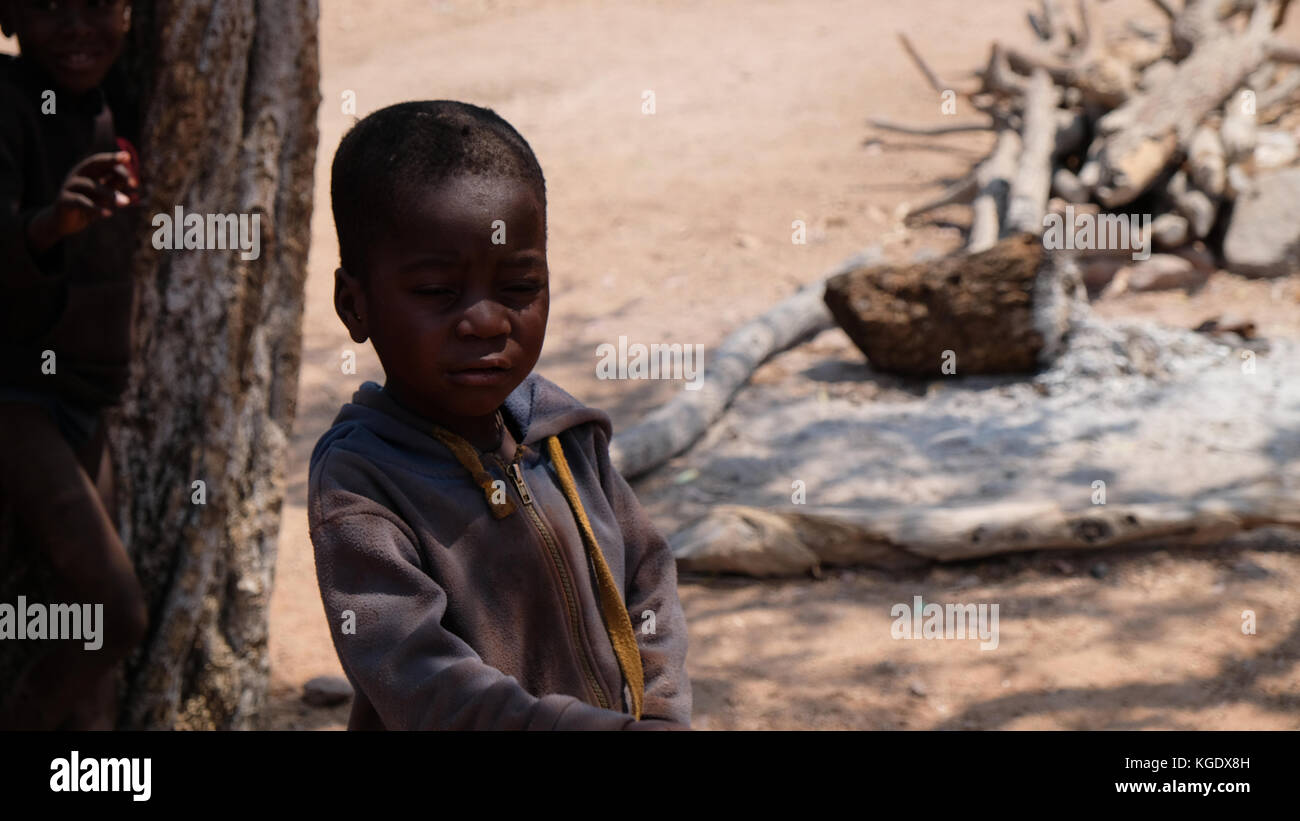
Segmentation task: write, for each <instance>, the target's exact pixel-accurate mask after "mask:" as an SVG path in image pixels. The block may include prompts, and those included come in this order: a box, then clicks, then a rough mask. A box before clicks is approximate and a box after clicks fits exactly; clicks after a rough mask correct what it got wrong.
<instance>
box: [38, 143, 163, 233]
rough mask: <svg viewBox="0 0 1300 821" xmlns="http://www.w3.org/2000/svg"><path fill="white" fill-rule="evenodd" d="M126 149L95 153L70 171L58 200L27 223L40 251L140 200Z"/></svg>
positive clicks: (60, 190)
mask: <svg viewBox="0 0 1300 821" xmlns="http://www.w3.org/2000/svg"><path fill="white" fill-rule="evenodd" d="M130 161H131V155H130V154H128V153H127V152H125V151H115V152H110V153H104V154H92V155H91V156H89V157H87V158H86V159H84V160H82V161H81V162H79V163H77V166H76V167H75V168H73V169H72V171H71V172H69V173H68V177H67V179H66V180H64V181H63V186H62V187H61V188H60V189H59V193H58V196H57V197H56V198H55V200H54V203H53V204H52V205H50V206H49V207H47V208H45V209H44V210H42V211H41V212H39V213H38V214H37V215H36V216H35V217H33V218H32V221H31V222H30V223H29V224H28V226H27V238H28V241H29V242H30V244H31V246H32V248H33V249H34V250H35V251H37V252H38V253H39V252H42V251H45V250H48V249H49V248H50V247H51V246H53V245H54V244H55V243H56V242H58V241H59V240H61V239H63V238H64V237H66V236H70V235H72V234H76V233H78V232H80V231H84V230H85V229H86V228H87V227H89V226H90V224H91V223H93V222H94V221H95V220H97V219H100V218H102V217H111V216H112V215H113V212H114V211H115V210H117V209H119V208H123V207H125V206H128V205H130V204H131V203H133V202H136V201H137V200H138V199H139V193H138V192H139V188H140V182H139V180H137V179H136V178H135V175H134V174H133V173H132V172H131V169H130V165H129V163H130Z"/></svg>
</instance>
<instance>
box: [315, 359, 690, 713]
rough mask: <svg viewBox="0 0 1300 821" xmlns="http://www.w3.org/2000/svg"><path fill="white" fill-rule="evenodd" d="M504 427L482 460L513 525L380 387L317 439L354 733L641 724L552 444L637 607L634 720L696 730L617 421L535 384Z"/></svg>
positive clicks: (510, 404)
mask: <svg viewBox="0 0 1300 821" xmlns="http://www.w3.org/2000/svg"><path fill="white" fill-rule="evenodd" d="M502 415H503V417H504V419H505V421H506V426H507V433H506V435H505V437H504V441H503V442H502V445H501V448H500V450H498V451H497V452H495V453H486V454H482V455H481V457H480V458H481V461H482V464H483V467H484V468H485V469H486V470H487V471H488V473H490V474H491V476H492V478H493V479H494V480H498V479H499V480H501V481H502V483H503V484H501V485H497V487H498V488H502V487H503V488H504V489H505V490H506V492H507V493H508V494H509V498H510V500H511V501H512V502H513V504H514V507H515V511H514V512H513V513H511V514H510V515H507V516H505V517H504V518H495V517H494V516H493V515H492V514H491V511H490V509H489V502H488V500H487V498H485V494H484V491H483V489H481V488H480V487H479V486H478V485H477V484H476V483H475V481H474V479H473V477H472V476H471V475H470V474H469V472H468V471H467V470H466V469H465V468H463V467H462V466H461V464H460V463H459V462H458V461H457V460H456V459H455V457H454V456H453V454H452V453H451V451H450V450H449V449H448V448H447V447H445V446H444V445H443V444H442V443H441V442H439V441H438V440H437V439H435V438H434V437H433V436H432V435H431V434H430V433H429V431H430V428H431V426H430V423H429V422H428V421H427V420H425V419H424V418H423V417H420V416H418V415H416V414H414V413H413V412H411V411H410V410H408V409H407V408H405V407H403V406H401V405H399V404H397V402H396V401H395V400H394V399H393V398H392V397H391V396H390V395H389V394H388V393H387V392H386V391H384V390H383V389H382V388H381V387H380V386H379V385H378V384H376V383H374V382H366V383H365V384H363V385H362V386H361V389H360V390H358V391H357V392H356V393H355V394H354V395H353V399H352V402H350V403H348V404H346V405H344V406H343V408H342V410H341V411H339V414H338V416H337V417H336V418H335V419H334V423H333V425H332V427H331V428H330V429H329V430H328V431H327V432H326V433H325V434H324V435H323V436H322V437H321V438H320V440H319V441H318V442H317V444H316V448H315V450H314V452H313V453H312V458H311V474H310V484H309V491H308V516H309V522H310V528H311V540H312V545H313V547H314V549H315V555H316V574H317V580H318V582H319V583H320V591H321V598H322V600H323V603H324V605H325V613H326V617H327V619H328V620H329V625H330V633H331V635H332V636H333V639H334V646H335V649H336V650H337V652H338V655H339V660H340V661H341V662H342V665H343V669H344V672H345V673H346V674H347V677H348V679H349V680H350V681H351V683H352V686H353V688H354V689H355V691H356V697H355V700H354V702H353V706H352V715H351V719H350V721H349V724H348V727H349V729H471V728H476V729H616V730H617V729H625V728H627V727H628V726H629V725H631V724H633V723H634V719H633V717H632V715H631V713H630V709H631V708H630V704H631V701H630V699H629V697H628V691H627V688H626V686H625V681H624V679H623V675H622V672H621V670H620V667H619V663H618V659H617V657H616V655H615V651H614V648H613V644H612V642H611V640H610V638H609V634H608V633H607V631H606V628H605V625H604V621H603V617H602V615H601V610H600V605H599V600H598V593H597V589H596V581H595V576H594V568H593V565H592V563H591V561H590V559H589V557H588V555H587V553H586V550H585V549H584V547H583V543H582V539H581V535H580V533H579V531H578V526H577V524H576V522H575V521H574V517H573V514H572V511H571V510H570V508H569V507H568V505H567V503H566V501H565V498H564V496H563V495H562V492H561V490H560V487H559V485H558V479H557V476H556V473H555V470H554V468H553V466H552V465H551V462H550V458H549V455H548V454H547V453H546V448H545V439H546V437H548V436H550V435H551V434H558V435H559V439H560V443H561V445H562V447H563V450H564V455H565V460H566V461H567V462H568V463H569V466H570V468H571V470H572V473H573V477H574V481H575V483H576V485H577V488H578V493H579V495H580V497H581V499H582V504H583V507H584V508H585V509H586V512H587V517H588V518H589V519H590V521H591V525H592V529H593V531H594V533H595V535H596V540H597V542H598V543H599V545H600V548H601V553H602V554H603V556H604V558H605V561H606V563H607V564H608V565H609V569H610V571H611V572H612V574H613V577H614V579H615V581H616V582H617V583H618V585H619V588H620V589H621V590H622V592H623V597H624V601H625V602H626V604H627V609H628V613H629V615H630V617H631V620H632V625H633V629H634V632H635V635H636V641H637V645H638V647H639V649H640V651H641V661H642V667H643V670H644V678H645V696H644V704H643V711H642V716H641V717H642V718H659V719H667V720H671V721H676V722H679V723H681V724H689V723H690V715H691V687H690V681H689V679H688V678H687V675H686V621H685V617H684V615H683V613H682V607H681V603H680V602H679V600H678V598H677V574H676V565H675V564H674V560H673V555H672V552H671V551H670V549H669V548H668V545H667V543H666V542H665V541H664V539H663V537H662V536H661V535H660V534H659V533H658V531H657V530H656V529H655V527H654V525H653V524H651V522H650V520H649V518H648V517H647V516H646V514H645V512H644V511H643V510H642V508H641V506H640V504H639V503H638V502H637V499H636V496H635V494H634V493H633V491H632V489H631V488H630V487H629V486H628V484H627V482H626V481H625V480H624V479H623V477H622V476H620V475H619V474H618V472H617V471H616V470H615V469H614V467H613V465H612V464H611V463H610V459H609V441H610V437H611V433H612V426H611V424H610V420H609V417H608V415H606V414H605V413H604V412H603V411H600V410H597V409H595V408H589V407H586V406H584V405H583V404H582V403H580V402H579V401H578V400H576V399H575V398H573V397H572V396H570V395H569V394H568V393H566V392H565V391H564V390H563V389H561V388H559V387H558V386H557V385H555V384H554V383H552V382H551V381H549V380H547V379H545V378H544V377H542V376H541V375H540V374H537V373H536V372H534V373H532V374H530V375H529V376H528V378H527V379H525V380H524V382H523V383H522V384H520V385H519V387H518V388H516V389H515V390H514V391H513V392H512V393H511V394H510V396H509V397H508V398H507V399H506V401H505V403H504V404H503V406H502ZM516 443H518V445H522V447H518V445H517V444H516ZM516 456H518V463H519V468H520V470H519V471H518V472H517V473H516V472H515V471H514V470H513V469H510V467H509V466H510V464H511V461H512V460H514V459H515V457H516ZM521 481H522V486H521ZM526 502H530V503H531V504H526ZM534 514H535V515H534Z"/></svg>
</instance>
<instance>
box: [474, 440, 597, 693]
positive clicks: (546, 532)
mask: <svg viewBox="0 0 1300 821" xmlns="http://www.w3.org/2000/svg"><path fill="white" fill-rule="evenodd" d="M521 454H522V449H521V450H520V451H519V452H516V454H515V458H514V460H513V461H512V462H511V463H510V464H509V465H506V464H505V462H503V461H502V460H501V457H499V456H496V455H495V454H493V458H494V459H496V460H497V463H498V464H500V465H501V467H502V469H503V470H504V471H505V472H506V474H508V475H509V476H510V478H511V479H512V480H513V481H514V485H515V490H516V491H518V493H519V498H520V499H521V500H522V501H523V503H524V507H525V508H526V509H527V510H528V514H529V516H530V517H531V518H532V521H533V524H534V526H536V528H537V532H538V533H540V534H541V536H542V541H543V542H545V543H546V549H547V551H548V552H549V553H550V556H551V561H552V563H553V564H554V565H555V569H556V571H557V572H558V573H559V575H560V587H561V589H562V590H563V592H564V604H565V609H566V610H567V611H568V616H569V618H568V621H569V635H570V637H572V639H573V646H574V647H575V648H577V650H578V660H579V662H581V664H582V673H583V677H584V678H585V679H586V680H587V686H588V687H589V688H590V690H591V693H592V695H594V696H595V697H596V701H597V703H598V704H599V705H600V706H601V707H604V708H605V709H612V708H611V707H610V701H609V697H608V695H607V694H606V693H605V688H604V687H602V686H600V682H599V680H598V679H597V678H596V674H595V672H594V671H593V665H592V663H591V660H590V659H589V658H588V657H587V650H586V645H584V644H583V642H582V636H581V634H580V633H579V631H578V620H579V618H580V617H581V614H580V613H579V611H578V604H577V596H576V595H575V593H574V590H573V579H572V578H571V577H570V576H569V572H568V570H567V565H566V564H565V562H564V558H563V556H561V555H560V548H559V546H558V545H557V544H556V541H555V539H554V537H553V535H552V534H551V531H550V528H549V527H547V525H546V523H545V522H544V521H543V520H542V517H541V515H540V514H539V513H538V511H537V507H536V505H535V504H534V503H533V494H532V492H531V491H530V490H529V489H528V483H527V482H526V481H524V471H523V469H522V468H521V467H520V465H519V457H520V455H521Z"/></svg>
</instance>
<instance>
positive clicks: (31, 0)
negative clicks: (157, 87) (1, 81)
mask: <svg viewBox="0 0 1300 821" xmlns="http://www.w3.org/2000/svg"><path fill="white" fill-rule="evenodd" d="M4 1H5V0H0V2H4ZM7 2H8V3H9V5H10V15H11V16H10V18H9V20H7V21H6V22H12V24H13V29H14V32H15V33H16V34H17V35H18V47H19V49H21V51H22V53H23V56H24V57H26V58H28V59H30V60H32V61H33V62H35V63H36V64H37V65H39V66H40V67H41V68H43V69H45V71H47V72H48V73H49V74H50V75H51V76H53V77H54V81H55V82H56V83H57V84H58V86H59V88H60V90H63V91H69V92H72V93H73V94H81V93H84V92H86V91H89V90H90V89H92V88H95V87H96V86H98V85H99V84H100V83H101V82H103V80H104V76H105V75H106V74H108V70H109V69H110V68H112V66H113V63H114V62H115V61H116V60H117V58H118V57H119V56H121V54H122V46H123V44H124V43H125V42H126V33H127V31H129V30H130V28H131V6H130V3H129V2H128V1H127V0H7Z"/></svg>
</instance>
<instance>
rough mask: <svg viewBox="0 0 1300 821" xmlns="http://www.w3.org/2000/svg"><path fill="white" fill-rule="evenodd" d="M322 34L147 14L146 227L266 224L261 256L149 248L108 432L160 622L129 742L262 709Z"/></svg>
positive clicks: (223, 10)
mask: <svg viewBox="0 0 1300 821" xmlns="http://www.w3.org/2000/svg"><path fill="white" fill-rule="evenodd" d="M317 16H318V9H317V5H316V2H315V0H276V2H273V3H266V2H255V0H223V2H220V3H217V2H212V1H211V0H173V1H172V2H166V3H157V4H154V3H148V2H137V3H136V4H135V21H134V33H133V43H132V47H133V50H134V53H135V55H136V58H135V59H134V60H133V62H132V73H133V76H134V77H135V78H136V79H137V81H138V82H139V83H140V89H141V92H142V97H143V114H144V117H143V129H142V135H141V145H140V149H141V151H140V153H141V156H142V177H143V180H144V182H145V185H146V188H147V195H148V208H147V209H146V210H145V219H149V218H150V217H152V215H155V214H169V215H170V214H173V213H174V211H175V209H176V207H177V206H180V207H183V208H184V213H185V214H201V215H205V216H206V215H208V214H232V213H234V214H247V215H250V216H251V215H258V216H259V218H260V222H261V231H260V236H261V255H260V258H257V259H252V260H244V259H243V258H242V255H241V253H240V252H239V251H225V250H206V251H194V250H186V251H179V250H155V249H154V247H153V245H152V243H151V238H152V236H153V229H152V228H150V227H149V226H145V225H142V226H141V229H140V231H139V235H138V242H139V245H138V252H137V254H136V256H135V260H134V274H135V281H136V289H137V291H136V300H137V306H136V314H135V318H134V346H135V355H134V361H133V366H132V377H131V383H130V386H129V387H128V389H127V392H126V395H125V397H124V400H123V403H122V405H121V406H120V407H119V408H118V409H117V410H115V412H114V414H113V419H112V421H113V424H112V426H111V427H112V430H113V436H112V444H113V448H112V450H113V459H114V465H115V467H116V470H117V479H118V503H119V515H120V521H121V534H122V539H123V542H124V543H125V544H126V545H127V546H128V550H130V551H131V553H132V556H133V558H134V561H135V565H136V568H137V573H138V574H139V576H140V580H141V583H142V585H143V587H144V590H145V593H146V596H147V597H148V601H149V614H150V625H149V634H148V638H147V639H146V642H145V644H144V645H143V646H142V647H141V648H140V650H139V651H138V652H137V653H136V654H135V655H134V657H133V658H132V660H131V663H130V664H129V665H128V669H127V684H128V687H127V690H126V696H125V701H124V703H123V705H122V712H121V717H122V725H123V726H125V727H129V728H220V729H241V728H248V727H250V726H251V725H252V722H253V720H254V718H255V717H256V715H257V713H258V711H259V709H260V708H261V707H262V704H263V702H264V699H265V693H266V687H267V678H268V658H267V608H268V604H269V600H270V595H271V585H272V572H273V569H274V566H275V552H276V540H277V537H278V533H279V517H280V507H281V502H282V500H283V495H284V477H283V473H284V463H285V454H286V444H287V442H288V438H289V434H290V429H291V427H292V424H293V418H294V412H295V397H296V392H297V382H298V367H299V361H300V355H301V334H302V329H301V325H302V307H303V287H304V279H305V275H306V262H307V249H308V245H309V237H310V222H311V210H312V190H313V181H314V176H313V175H314V166H315V158H316V141H317V128H316V109H317V106H318V104H319V102H320V92H319V59H318V48H317ZM250 223H251V219H250ZM196 482H203V483H204V484H203V485H202V486H199V485H196V484H195V483H196ZM200 488H201V489H202V491H203V493H204V495H205V498H203V499H200V498H199V496H198V491H199V489H200ZM198 501H203V502H204V503H202V504H199V503H197V502H198Z"/></svg>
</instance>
